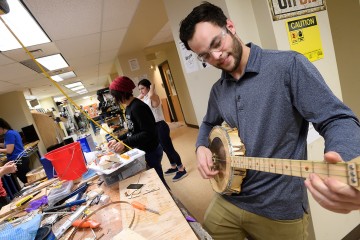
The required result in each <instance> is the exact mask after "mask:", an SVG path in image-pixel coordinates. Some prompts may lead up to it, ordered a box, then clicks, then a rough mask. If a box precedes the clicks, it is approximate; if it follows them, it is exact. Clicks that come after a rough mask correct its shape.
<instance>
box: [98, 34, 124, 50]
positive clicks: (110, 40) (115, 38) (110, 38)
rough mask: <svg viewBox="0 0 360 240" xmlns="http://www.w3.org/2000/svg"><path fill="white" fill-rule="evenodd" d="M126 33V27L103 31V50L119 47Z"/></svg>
mask: <svg viewBox="0 0 360 240" xmlns="http://www.w3.org/2000/svg"><path fill="white" fill-rule="evenodd" d="M125 34H126V29H117V30H114V31H107V32H103V33H102V35H101V51H107V50H110V49H114V48H116V49H119V47H120V46H121V43H122V40H123V39H124V36H125ZM116 52H117V51H116Z"/></svg>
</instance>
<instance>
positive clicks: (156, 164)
mask: <svg viewBox="0 0 360 240" xmlns="http://www.w3.org/2000/svg"><path fill="white" fill-rule="evenodd" d="M162 156H163V149H162V147H161V145H160V144H159V145H158V146H157V148H156V149H155V150H154V151H151V152H146V153H145V161H146V164H147V165H148V168H149V169H150V168H154V169H155V171H156V173H157V174H158V175H159V177H160V179H161V181H162V182H163V183H164V185H165V187H166V188H168V189H170V188H169V186H168V185H167V183H166V181H165V178H164V173H163V170H162V167H161V160H162Z"/></svg>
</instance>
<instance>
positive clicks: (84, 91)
mask: <svg viewBox="0 0 360 240" xmlns="http://www.w3.org/2000/svg"><path fill="white" fill-rule="evenodd" d="M87 92H88V90H86V89H84V90H81V91H78V92H77V93H78V94H84V93H87Z"/></svg>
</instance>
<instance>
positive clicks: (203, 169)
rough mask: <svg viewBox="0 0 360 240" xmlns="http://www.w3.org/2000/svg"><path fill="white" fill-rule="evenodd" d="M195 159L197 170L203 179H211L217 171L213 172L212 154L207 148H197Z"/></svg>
mask: <svg viewBox="0 0 360 240" xmlns="http://www.w3.org/2000/svg"><path fill="white" fill-rule="evenodd" d="M196 159H197V161H198V167H197V168H198V170H199V172H200V174H201V176H202V177H203V178H204V179H209V178H213V177H214V176H216V175H217V174H218V173H219V171H218V170H213V166H214V163H213V160H212V153H211V151H210V149H209V148H207V147H204V146H199V147H198V148H197V149H196Z"/></svg>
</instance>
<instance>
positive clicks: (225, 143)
mask: <svg viewBox="0 0 360 240" xmlns="http://www.w3.org/2000/svg"><path fill="white" fill-rule="evenodd" d="M209 141H210V146H209V148H210V150H211V152H212V159H213V163H214V166H213V168H214V169H215V170H219V173H218V174H217V175H216V176H215V177H214V178H211V179H210V182H211V186H212V188H213V190H214V191H215V192H217V193H220V194H227V195H229V194H233V193H240V192H241V183H242V181H243V179H244V177H245V176H246V170H247V169H251V170H256V171H262V172H269V173H276V174H283V175H288V176H296V177H303V178H307V177H308V176H309V174H310V173H316V174H317V175H318V176H319V177H321V178H325V177H334V178H336V179H337V180H339V181H341V182H343V183H346V184H348V185H350V186H353V187H355V188H356V189H357V190H360V186H359V182H360V176H359V175H360V157H357V158H355V159H353V160H351V161H350V162H340V163H336V164H331V163H326V162H322V161H306V160H294V159H277V158H257V157H245V145H244V144H243V143H242V142H241V139H240V138H239V136H238V130H237V129H236V128H226V127H221V126H216V127H214V128H213V129H212V130H211V132H210V135H209Z"/></svg>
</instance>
